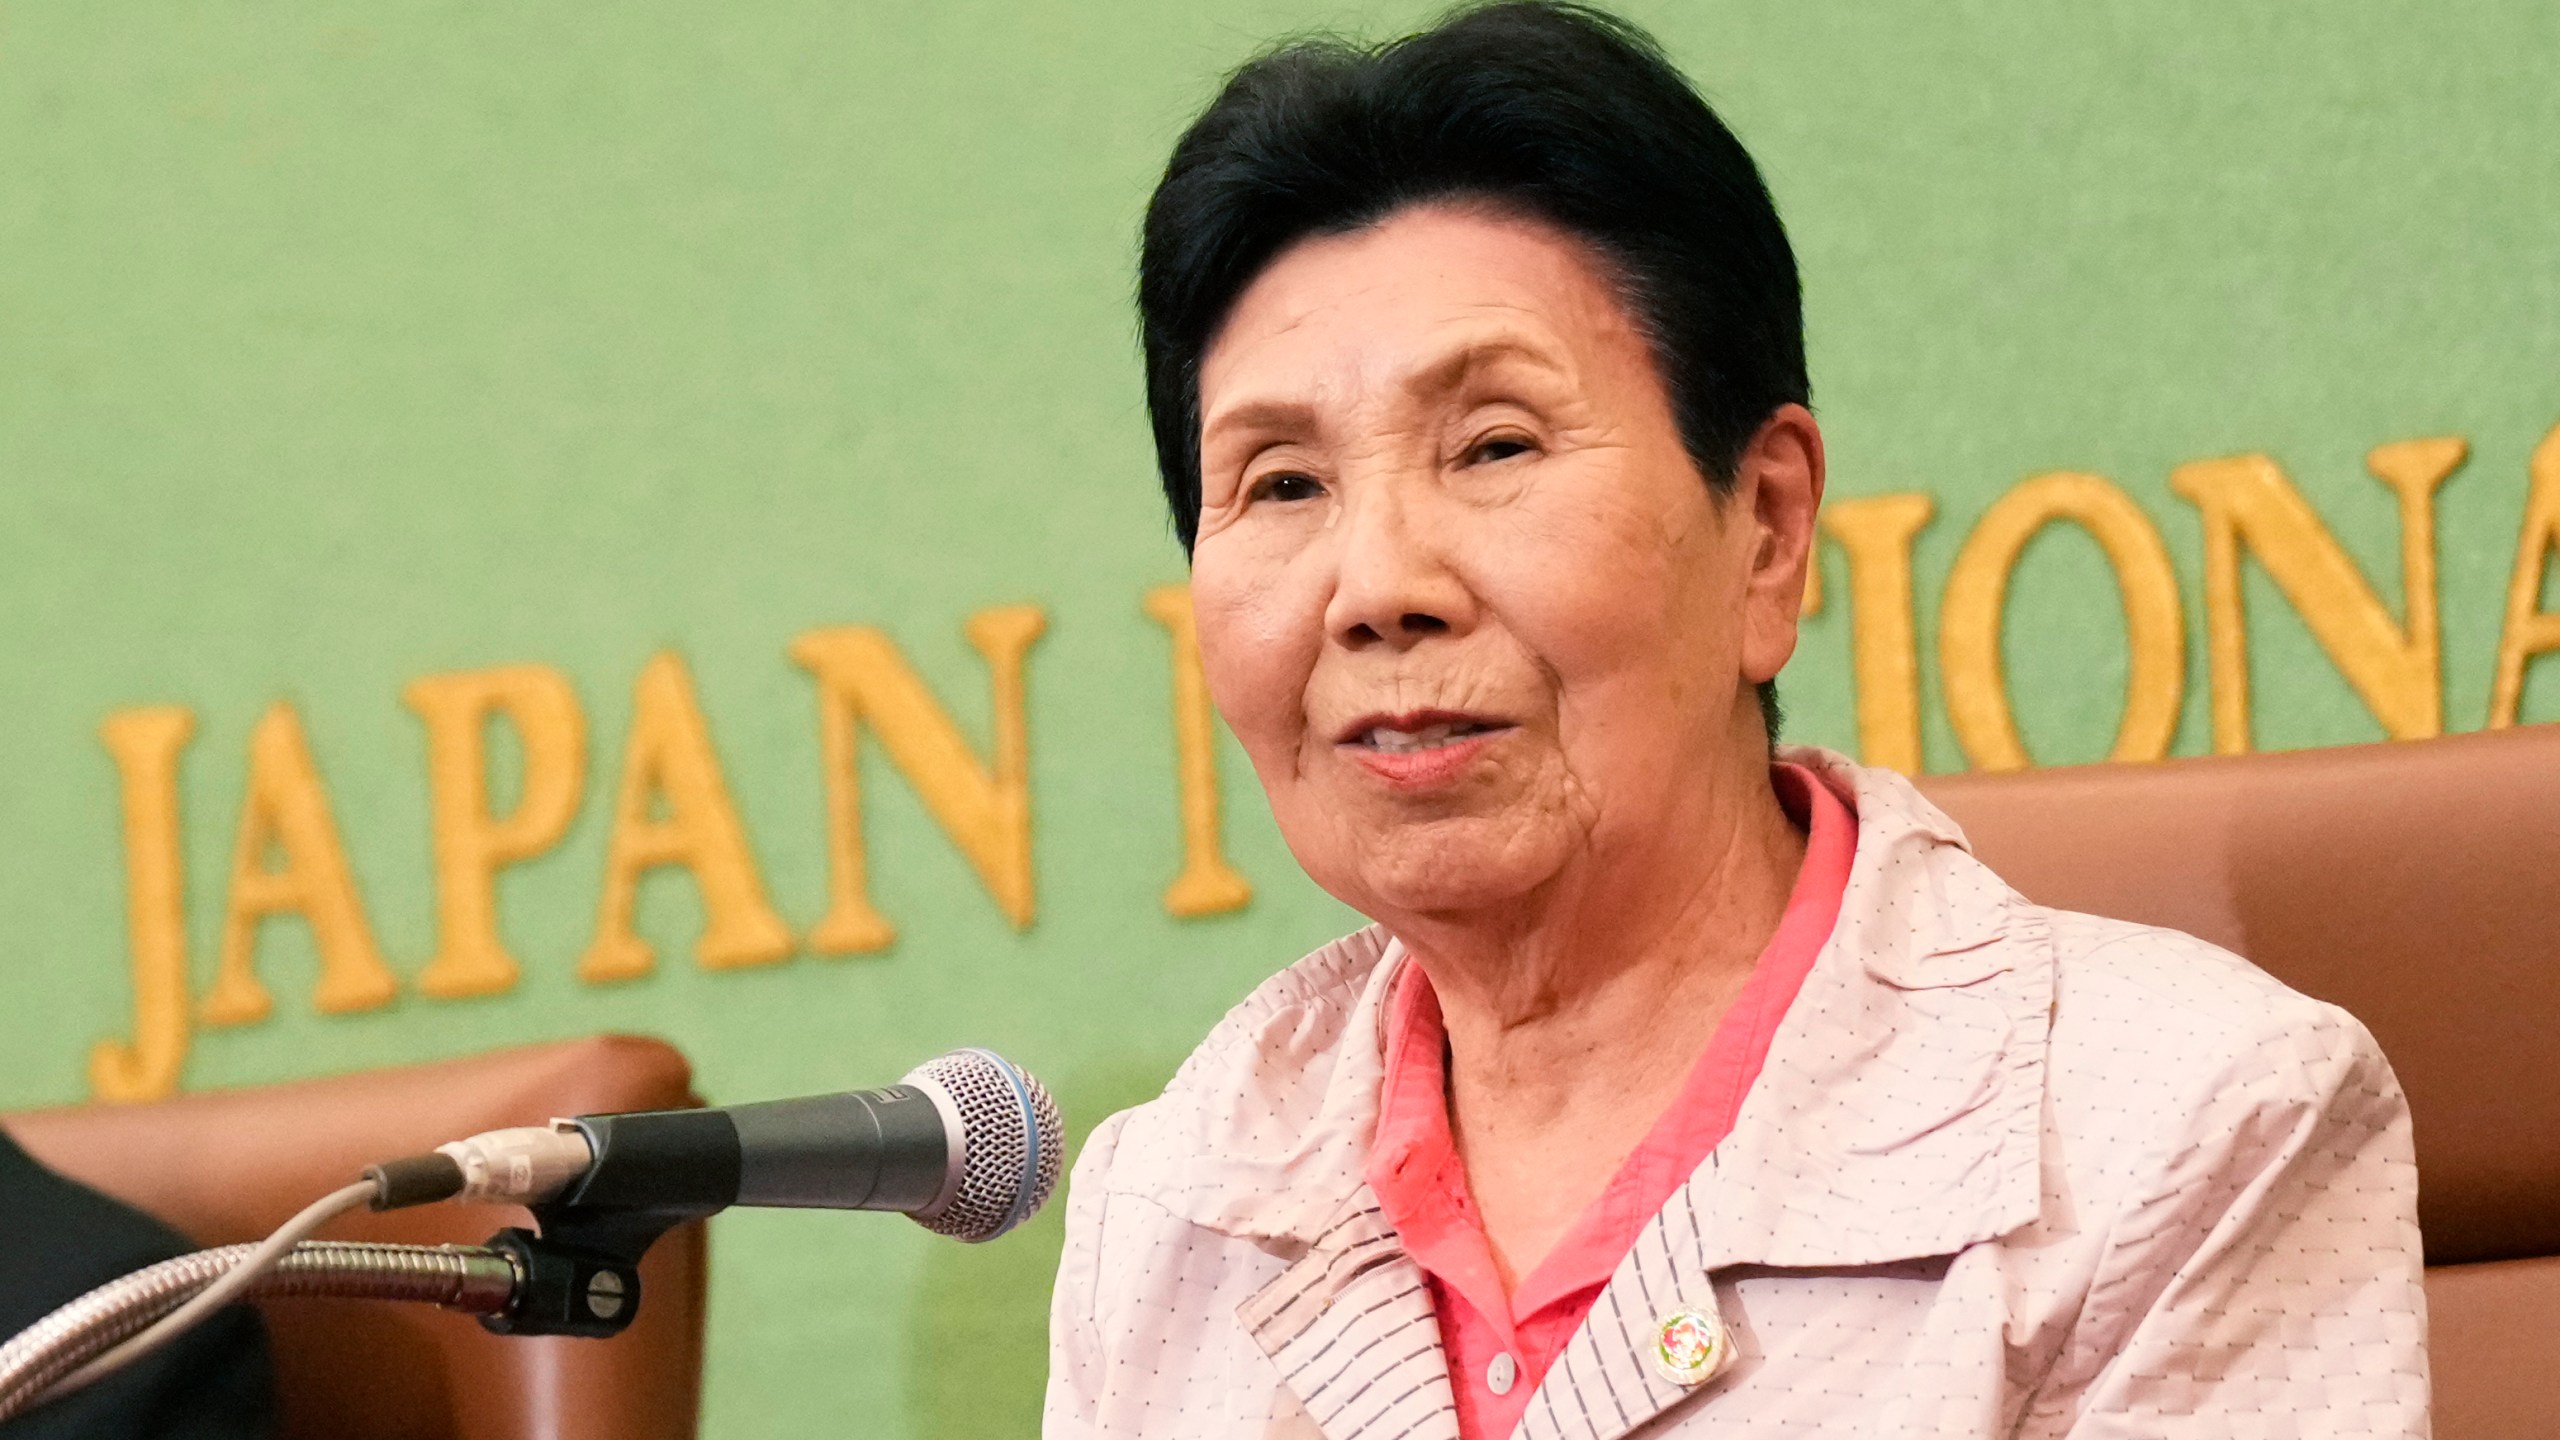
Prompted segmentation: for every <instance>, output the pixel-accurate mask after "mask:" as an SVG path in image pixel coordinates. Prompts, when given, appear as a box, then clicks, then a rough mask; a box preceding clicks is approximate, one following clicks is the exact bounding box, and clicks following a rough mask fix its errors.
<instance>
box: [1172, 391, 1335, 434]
mask: <svg viewBox="0 0 2560 1440" xmlns="http://www.w3.org/2000/svg"><path fill="white" fill-rule="evenodd" d="M1315 428H1316V414H1315V407H1314V406H1313V405H1310V404H1308V403H1307V402H1306V401H1303V400H1282V399H1276V398H1264V399H1252V400H1239V401H1237V402H1236V403H1234V404H1232V405H1222V406H1220V407H1218V409H1217V410H1216V411H1215V412H1214V413H1212V414H1210V415H1208V416H1206V417H1204V418H1203V419H1202V421H1201V423H1200V439H1201V443H1203V444H1204V445H1205V444H1207V443H1208V442H1209V441H1211V440H1213V439H1219V438H1223V437H1225V436H1227V435H1230V434H1233V433H1235V432H1238V431H1241V432H1243V433H1245V434H1247V435H1302V434H1305V433H1307V432H1308V431H1311V430H1313V429H1315Z"/></svg>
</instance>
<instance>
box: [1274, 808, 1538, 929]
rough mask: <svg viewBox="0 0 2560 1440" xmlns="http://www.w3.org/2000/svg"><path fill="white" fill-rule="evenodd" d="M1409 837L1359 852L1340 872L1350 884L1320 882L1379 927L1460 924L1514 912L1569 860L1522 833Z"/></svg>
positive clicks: (1461, 826) (1438, 830) (1459, 827)
mask: <svg viewBox="0 0 2560 1440" xmlns="http://www.w3.org/2000/svg"><path fill="white" fill-rule="evenodd" d="M1407 829H1408V833H1400V834H1388V835H1382V836H1378V837H1375V838H1374V839H1373V840H1372V841H1371V842H1370V843H1368V844H1365V845H1363V846H1361V847H1359V849H1358V851H1357V853H1356V854H1354V855H1353V856H1351V857H1350V863H1349V864H1348V865H1347V866H1345V867H1343V869H1342V870H1341V871H1338V872H1336V873H1338V874H1339V875H1340V878H1341V880H1342V881H1343V882H1344V883H1341V884H1335V883H1333V879H1332V877H1330V876H1327V875H1325V874H1323V873H1321V872H1319V874H1318V879H1319V880H1322V881H1323V882H1324V883H1325V888H1326V889H1328V890H1330V891H1332V892H1333V893H1334V895H1335V896H1336V897H1337V898H1339V899H1341V900H1342V901H1344V902H1345V903H1346V904H1349V905H1350V906H1351V907H1352V908H1353V909H1356V910H1358V911H1360V912H1361V913H1362V914H1365V915H1367V916H1369V917H1370V918H1371V919H1373V920H1378V921H1381V922H1385V923H1390V924H1392V923H1393V922H1394V920H1395V919H1396V918H1398V917H1401V916H1422V915H1429V916H1433V917H1436V918H1444V919H1458V918H1461V917H1463V916H1465V915H1466V914H1467V913H1469V912H1481V913H1484V914H1486V915H1487V916H1490V915H1492V914H1493V913H1495V912H1497V911H1500V910H1503V909H1506V908H1508V907H1510V906H1511V905H1513V904H1514V903H1515V902H1517V901H1519V900H1520V899H1521V898H1522V897H1523V896H1526V895H1528V894H1529V893H1530V892H1532V891H1534V890H1536V889H1537V888H1538V887H1539V886H1541V885H1543V884H1545V883H1546V882H1547V881H1549V880H1550V879H1552V878H1554V876H1555V874H1556V872H1557V870H1558V869H1559V868H1560V866H1561V864H1562V862H1563V860H1564V857H1563V856H1560V855H1557V854H1555V853H1553V851H1554V848H1555V847H1553V846H1552V845H1541V844H1537V843H1535V841H1534V840H1533V838H1532V837H1530V836H1527V835H1524V834H1522V833H1521V829H1520V827H1518V826H1503V825H1497V824H1496V823H1494V822H1491V821H1476V822H1452V821H1440V822H1437V823H1435V824H1432V825H1429V826H1416V827H1407ZM1411 831H1420V832H1422V833H1410V832H1411ZM1471 832H1473V833H1471ZM1311 868H1312V867H1311ZM1327 868H1328V869H1331V868H1332V867H1327Z"/></svg>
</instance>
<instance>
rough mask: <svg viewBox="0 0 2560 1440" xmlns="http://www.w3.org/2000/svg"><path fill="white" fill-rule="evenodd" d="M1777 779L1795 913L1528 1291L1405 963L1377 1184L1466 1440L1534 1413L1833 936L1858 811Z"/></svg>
mask: <svg viewBox="0 0 2560 1440" xmlns="http://www.w3.org/2000/svg"><path fill="white" fill-rule="evenodd" d="M1770 779H1771V783H1772V784H1773V785H1774V786H1775V787H1776V789H1777V791H1778V798H1779V800H1780V802H1781V803H1783V804H1784V805H1785V806H1786V807H1787V811H1788V813H1789V815H1790V816H1791V817H1792V818H1793V819H1794V820H1795V821H1796V823H1797V824H1799V825H1801V826H1803V827H1804V828H1805V831H1806V836H1805V853H1804V864H1803V866H1802V867H1801V868H1799V869H1798V870H1797V872H1796V881H1795V886H1794V888H1793V890H1792V891H1791V892H1790V893H1789V894H1788V897H1787V908H1786V913H1785V914H1784V915H1783V916H1781V917H1780V919H1779V921H1778V928H1777V930H1776V931H1775V932H1774V933H1772V934H1771V935H1770V937H1769V943H1768V944H1767V945H1766V946H1765V947H1764V948H1763V949H1762V950H1761V952H1760V957H1759V959H1758V961H1757V962H1756V963H1755V964H1754V965H1753V966H1752V970H1751V978H1750V979H1749V980H1748V981H1746V982H1744V985H1743V988H1742V993H1741V994H1740V995H1739V996H1737V997H1735V999H1734V1002H1733V1008H1732V1009H1731V1010H1729V1011H1727V1012H1726V1014H1725V1017H1724V1019H1723V1021H1722V1022H1720V1023H1719V1024H1718V1025H1717V1026H1716V1029H1715V1033H1714V1034H1713V1035H1711V1036H1710V1037H1709V1038H1708V1040H1707V1046H1706V1049H1705V1050H1704V1051H1702V1052H1701V1053H1700V1054H1699V1056H1698V1059H1697V1061H1696V1062H1695V1063H1694V1064H1693V1065H1691V1066H1690V1069H1689V1078H1688V1081H1687V1083H1686V1084H1684V1085H1683V1086H1682V1087H1681V1090H1680V1094H1679V1097H1678V1098H1677V1099H1675V1100H1674V1101H1673V1102H1672V1104H1671V1106H1670V1108H1669V1109H1667V1110H1665V1111H1663V1113H1662V1116H1661V1118H1660V1119H1658V1120H1656V1121H1655V1122H1654V1126H1653V1129H1652V1130H1651V1131H1650V1132H1648V1133H1647V1134H1646V1136H1645V1138H1644V1139H1643V1141H1642V1142H1641V1143H1639V1144H1638V1145H1637V1146H1636V1148H1635V1150H1634V1151H1633V1152H1632V1153H1631V1154H1629V1155H1628V1156H1627V1158H1626V1162H1625V1163H1624V1164H1622V1165H1620V1166H1619V1167H1618V1172H1617V1174H1616V1175H1615V1176H1614V1177H1612V1178H1611V1180H1610V1181H1609V1185H1608V1188H1607V1189H1605V1190H1603V1191H1602V1192H1601V1193H1600V1196H1599V1198H1597V1199H1595V1200H1593V1201H1592V1202H1591V1206H1590V1208H1589V1209H1587V1210H1585V1211H1584V1212H1583V1213H1582V1216H1581V1218H1580V1219H1579V1220H1577V1221H1576V1222H1575V1223H1574V1226H1573V1228H1572V1229H1571V1230H1569V1231H1567V1232H1566V1234H1565V1237H1564V1238H1563V1239H1562V1240H1560V1241H1558V1242H1557V1243H1556V1247H1555V1249H1554V1250H1553V1251H1551V1252H1549V1253H1548V1254H1547V1256H1546V1258H1544V1259H1542V1260H1540V1261H1539V1262H1538V1264H1537V1267H1536V1268H1535V1269H1533V1270H1531V1271H1530V1272H1529V1274H1528V1275H1526V1276H1524V1277H1523V1278H1522V1279H1521V1282H1520V1288H1519V1290H1518V1292H1517V1293H1514V1294H1510V1295H1506V1294H1504V1292H1503V1286H1502V1279H1501V1276H1500V1274H1499V1272H1497V1271H1496V1270H1495V1268H1494V1263H1493V1251H1492V1249H1491V1247H1490V1245H1489V1244H1488V1243H1487V1241H1486V1239H1485V1234H1484V1224H1483V1222H1482V1220H1481V1219H1480V1218H1479V1217H1478V1215H1477V1213H1476V1208H1475V1202H1474V1199H1473V1196H1472V1195H1471V1193H1470V1192H1469V1190H1468V1188H1467V1171H1466V1163H1465V1162H1464V1161H1463V1160H1461V1159H1460V1158H1459V1155H1458V1150H1457V1145H1456V1143H1455V1140H1454V1138H1453V1137H1452V1136H1451V1134H1450V1131H1449V1107H1448V1099H1447V1060H1446V1047H1447V1044H1448V1030H1447V1027H1446V1026H1445V1025H1443V1024H1442V1022H1441V1016H1440V1000H1439V997H1438V995H1437V994H1435V993H1434V992H1433V991H1432V988H1431V981H1430V979H1429V978H1428V977H1427V976H1425V975H1424V974H1423V973H1422V968H1421V967H1420V966H1418V965H1409V966H1407V967H1405V971H1404V974H1403V976H1402V977H1401V979H1400V980H1399V982H1398V984H1397V986H1396V991H1395V995H1394V998H1393V999H1392V1000H1391V1001H1390V1002H1389V1005H1390V1009H1389V1013H1388V1019H1387V1038H1386V1047H1385V1048H1386V1079H1385V1083H1384V1084H1383V1085H1382V1086H1381V1088H1380V1093H1379V1097H1378V1136H1377V1139H1376V1141H1375V1142H1374V1144H1373V1147H1372V1148H1371V1150H1370V1153H1369V1165H1368V1181H1369V1188H1370V1189H1372V1190H1374V1191H1376V1192H1377V1196H1378V1207H1379V1209H1380V1210H1382V1211H1383V1212H1384V1213H1385V1215H1386V1218H1387V1220H1388V1222H1389V1223H1390V1224H1392V1225H1393V1226H1394V1227H1395V1229H1396V1231H1397V1233H1398V1234H1399V1235H1400V1236H1401V1237H1402V1239H1403V1241H1404V1248H1405V1251H1406V1253H1407V1254H1409V1255H1411V1256H1412V1257H1413V1261H1414V1263H1415V1264H1416V1265H1418V1266H1420V1267H1421V1269H1422V1272H1423V1275H1424V1278H1425V1279H1426V1280H1427V1281H1428V1283H1429V1284H1430V1287H1431V1300H1432V1308H1433V1309H1434V1310H1436V1311H1437V1312H1438V1313H1439V1317H1440V1343H1441V1347H1442V1348H1443V1349H1444V1350H1446V1351H1447V1352H1448V1356H1449V1383H1450V1387H1451V1389H1452V1390H1453V1391H1454V1392H1455V1394H1454V1396H1453V1398H1454V1399H1455V1400H1456V1402H1457V1412H1458V1434H1459V1435H1460V1437H1461V1440H1499V1437H1501V1436H1505V1435H1508V1434H1510V1433H1511V1432H1512V1430H1513V1429H1514V1428H1515V1427H1516V1426H1517V1425H1518V1424H1519V1423H1520V1416H1521V1414H1522V1413H1523V1412H1524V1411H1526V1410H1527V1409H1528V1408H1529V1397H1530V1396H1531V1395H1532V1394H1534V1393H1536V1391H1537V1388H1538V1384H1539V1382H1540V1381H1542V1380H1544V1379H1545V1378H1546V1375H1547V1370H1548V1368H1549V1367H1550V1366H1552V1365H1553V1364H1554V1363H1555V1361H1556V1357H1557V1356H1559V1355H1561V1354H1563V1353H1564V1347H1565V1344H1566V1342H1568V1341H1570V1340H1571V1339H1572V1338H1573V1334H1574V1332H1575V1331H1576V1330H1579V1329H1581V1328H1582V1323H1583V1320H1584V1318H1585V1317H1587V1316H1588V1315H1589V1314H1590V1313H1591V1306H1592V1302H1594V1301H1596V1300H1598V1299H1599V1298H1600V1291H1601V1289H1602V1288H1603V1287H1604V1286H1606V1285H1607V1284H1608V1283H1609V1277H1610V1275H1611V1274H1612V1273H1614V1272H1615V1271H1616V1270H1617V1268H1618V1262H1620V1261H1621V1260H1624V1259H1625V1258H1626V1257H1627V1251H1628V1250H1629V1249H1630V1248H1631V1247H1633V1246H1634V1244H1635V1241H1636V1236H1637V1235H1638V1234H1639V1233H1641V1232H1642V1231H1643V1229H1644V1227H1645V1223H1646V1222H1647V1221H1649V1220H1651V1219H1652V1218H1653V1216H1654V1213H1655V1212H1656V1211H1659V1210H1660V1209H1661V1208H1662V1207H1663V1205H1664V1203H1665V1202H1667V1201H1669V1200H1670V1199H1671V1197H1672V1195H1673V1194H1674V1193H1676V1192H1677V1191H1678V1190H1679V1189H1680V1187H1681V1185H1682V1184H1683V1183H1684V1182H1686V1181H1687V1180H1688V1178H1689V1176H1690V1174H1691V1173H1692V1172H1693V1171H1695V1170H1696V1169H1697V1168H1698V1167H1699V1166H1700V1165H1703V1164H1705V1163H1706V1159H1707V1156H1708V1154H1709V1153H1710V1152H1711V1151H1713V1150H1714V1149H1715V1148H1716V1144H1717V1142H1718V1141H1721V1140H1722V1139H1724V1137H1725V1135H1726V1134H1727V1133H1728V1132H1730V1131H1731V1130H1732V1129H1733V1120H1734V1116H1735V1114H1736V1113H1737V1112H1738V1111H1740V1110H1741V1108H1742V1097H1743V1095H1744V1094H1745V1093H1747V1092H1748V1091H1749V1090H1750V1088H1751V1082H1752V1081H1753V1080H1755V1079H1757V1078H1758V1077H1759V1074H1760V1064H1761V1061H1762V1060H1763V1059H1765V1058H1766V1057H1767V1056H1768V1053H1769V1040H1770V1037H1771V1036H1773V1035H1775V1034H1776V1033H1777V1029H1778V1022H1779V1020H1781V1019H1782V1018H1784V1017H1785V1015H1786V1013H1787V1006H1788V1005H1789V1004H1791V1003H1792V1002H1793V1001H1794V1000H1795V998H1796V991H1797V990H1798V989H1800V988H1801V987H1802V986H1803V984H1804V977H1805V974H1806V972H1808V971H1810V970H1811V969H1812V968H1813V960H1814V957H1815V956H1816V955H1818V954H1820V953H1821V952H1822V946H1823V942H1824V941H1826V940H1828V939H1830V938H1831V926H1832V923H1833V921H1835V920H1836V919H1837V918H1838V917H1839V914H1840V895H1841V891H1842V890H1843V889H1845V888H1846V887H1847V885H1848V883H1849V865H1850V861H1851V860H1852V859H1853V858H1854V857H1855V855H1856V854H1857V846H1858V819H1857V817H1856V816H1855V815H1852V814H1850V813H1849V807H1848V806H1846V805H1844V804H1842V803H1841V802H1840V798H1839V797H1838V796H1836V795H1834V794H1832V793H1831V792H1830V791H1829V790H1828V789H1826V788H1824V787H1823V785H1822V784H1821V783H1820V782H1819V781H1817V780H1816V779H1814V777H1813V775H1812V773H1811V772H1810V771H1807V770H1806V769H1805V768H1804V767H1803V766H1801V765H1790V764H1783V763H1782V764H1778V765H1774V766H1772V767H1770Z"/></svg>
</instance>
